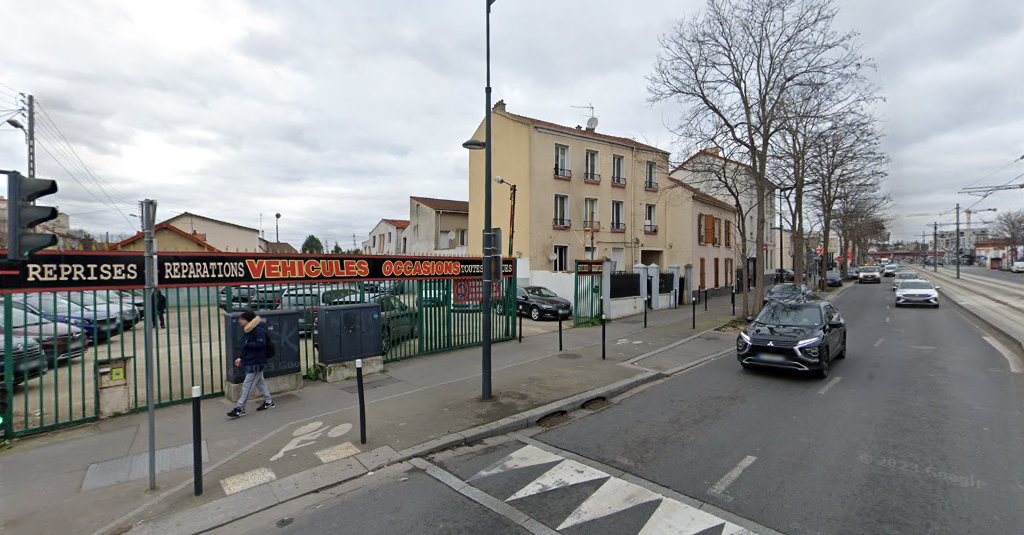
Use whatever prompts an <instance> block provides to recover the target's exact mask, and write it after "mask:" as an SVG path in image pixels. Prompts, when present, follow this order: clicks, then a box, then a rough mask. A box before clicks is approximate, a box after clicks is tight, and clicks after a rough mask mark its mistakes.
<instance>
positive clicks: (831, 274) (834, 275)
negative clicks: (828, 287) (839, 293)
mask: <svg viewBox="0 0 1024 535" xmlns="http://www.w3.org/2000/svg"><path fill="white" fill-rule="evenodd" d="M825 278H827V279H838V278H839V272H837V271H829V272H827V273H825Z"/></svg>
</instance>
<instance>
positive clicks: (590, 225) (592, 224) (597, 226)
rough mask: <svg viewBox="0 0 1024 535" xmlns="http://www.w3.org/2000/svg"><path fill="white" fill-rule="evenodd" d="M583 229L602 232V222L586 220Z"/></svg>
mask: <svg viewBox="0 0 1024 535" xmlns="http://www.w3.org/2000/svg"><path fill="white" fill-rule="evenodd" d="M583 228H585V229H587V230H591V229H593V230H601V222H600V221H589V220H586V219H585V220H583Z"/></svg>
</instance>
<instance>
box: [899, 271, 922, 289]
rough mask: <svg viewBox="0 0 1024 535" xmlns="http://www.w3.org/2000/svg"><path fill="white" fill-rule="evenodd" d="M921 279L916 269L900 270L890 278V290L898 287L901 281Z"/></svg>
mask: <svg viewBox="0 0 1024 535" xmlns="http://www.w3.org/2000/svg"><path fill="white" fill-rule="evenodd" d="M912 280H921V276H920V275H918V274H917V272H916V271H900V272H899V273H897V274H896V276H895V277H893V279H892V291H894V292H895V291H896V290H897V289H898V288H899V287H900V283H902V282H903V281H912Z"/></svg>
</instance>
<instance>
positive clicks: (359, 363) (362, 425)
mask: <svg viewBox="0 0 1024 535" xmlns="http://www.w3.org/2000/svg"><path fill="white" fill-rule="evenodd" d="M356 389H357V390H358V391H359V443H360V444H366V398H365V397H364V396H363V359H356Z"/></svg>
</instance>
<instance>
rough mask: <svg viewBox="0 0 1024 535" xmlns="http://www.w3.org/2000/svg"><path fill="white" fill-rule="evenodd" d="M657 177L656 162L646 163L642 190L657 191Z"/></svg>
mask: <svg viewBox="0 0 1024 535" xmlns="http://www.w3.org/2000/svg"><path fill="white" fill-rule="evenodd" d="M657 176H658V164H657V163H656V162H647V174H646V175H645V176H644V189H649V190H656V189H658V181H657Z"/></svg>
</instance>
